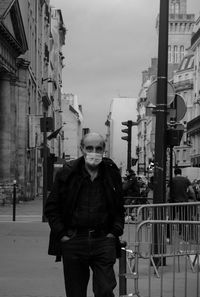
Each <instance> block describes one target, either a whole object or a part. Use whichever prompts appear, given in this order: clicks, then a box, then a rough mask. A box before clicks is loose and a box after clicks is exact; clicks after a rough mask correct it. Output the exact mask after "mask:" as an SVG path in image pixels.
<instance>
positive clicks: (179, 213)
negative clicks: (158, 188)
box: [167, 168, 195, 238]
mask: <svg viewBox="0 0 200 297" xmlns="http://www.w3.org/2000/svg"><path fill="white" fill-rule="evenodd" d="M174 175H175V176H174V177H173V178H172V181H171V185H170V191H169V202H170V203H180V206H177V207H176V208H173V209H172V210H171V212H170V214H169V219H170V220H174V219H176V220H179V221H187V220H191V219H192V218H191V216H192V213H191V210H190V208H189V207H188V205H181V203H184V202H188V201H189V197H190V198H192V199H194V200H195V192H194V190H193V187H192V184H191V182H190V180H189V179H188V178H187V177H185V176H182V170H181V169H180V168H175V170H174ZM194 215H195V214H194ZM183 230H184V226H179V235H181V234H182V235H183V234H185V231H184V232H183ZM170 233H171V231H170V230H169V228H168V229H167V237H168V238H170V237H171V235H170ZM184 237H185V236H184Z"/></svg>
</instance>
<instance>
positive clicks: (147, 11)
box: [50, 0, 200, 134]
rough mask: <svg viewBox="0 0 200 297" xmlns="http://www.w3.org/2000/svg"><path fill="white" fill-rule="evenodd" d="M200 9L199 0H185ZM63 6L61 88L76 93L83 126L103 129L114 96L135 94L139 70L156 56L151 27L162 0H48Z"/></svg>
mask: <svg viewBox="0 0 200 297" xmlns="http://www.w3.org/2000/svg"><path fill="white" fill-rule="evenodd" d="M187 2H188V4H187V5H188V13H195V15H196V16H198V15H199V11H200V1H199V0H188V1H187ZM50 3H51V5H52V6H54V7H56V8H59V9H61V11H62V16H63V20H64V24H65V27H66V29H67V35H66V41H65V45H64V47H63V54H64V56H65V60H64V61H65V65H66V66H65V68H64V69H63V92H65V93H73V94H76V95H77V96H78V101H79V104H81V105H82V108H83V114H84V127H89V128H91V129H92V130H93V131H98V132H100V133H102V134H105V132H106V128H105V125H104V123H105V121H106V118H107V115H108V113H109V107H110V103H111V100H112V98H115V97H119V96H122V97H123V96H125V97H137V96H138V93H139V90H140V87H141V79H142V75H141V73H142V71H143V70H145V69H147V68H148V67H149V66H150V64H151V58H152V57H157V54H158V44H157V39H158V37H157V33H156V30H155V24H156V17H157V15H158V13H159V6H160V0H50Z"/></svg>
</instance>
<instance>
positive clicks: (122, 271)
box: [119, 242, 127, 296]
mask: <svg viewBox="0 0 200 297" xmlns="http://www.w3.org/2000/svg"><path fill="white" fill-rule="evenodd" d="M125 246H126V242H121V256H120V258H119V296H124V295H126V294H127V279H126V250H125V249H124V248H123V249H122V247H125Z"/></svg>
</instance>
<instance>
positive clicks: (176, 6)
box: [175, 3, 179, 14]
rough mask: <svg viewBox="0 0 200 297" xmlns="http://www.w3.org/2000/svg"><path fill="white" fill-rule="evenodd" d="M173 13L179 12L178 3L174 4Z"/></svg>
mask: <svg viewBox="0 0 200 297" xmlns="http://www.w3.org/2000/svg"><path fill="white" fill-rule="evenodd" d="M175 14H179V3H176V4H175Z"/></svg>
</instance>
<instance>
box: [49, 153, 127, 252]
mask: <svg viewBox="0 0 200 297" xmlns="http://www.w3.org/2000/svg"><path fill="white" fill-rule="evenodd" d="M83 166H84V157H81V158H79V159H76V160H73V161H70V162H68V163H66V164H65V165H64V166H63V168H62V169H61V170H60V171H58V173H57V174H56V177H55V181H54V185H53V188H52V191H51V193H50V195H49V196H48V199H47V202H46V205H45V216H46V217H47V219H48V222H49V225H50V229H51V231H50V239H49V249H48V253H49V254H50V255H56V256H60V255H61V242H60V239H61V238H62V237H63V236H64V235H66V232H67V230H68V229H69V223H70V222H71V218H72V214H73V212H74V209H75V205H76V201H77V198H78V194H79V189H80V188H81V185H82V183H83V175H82V170H81V169H82V167H83ZM100 166H101V167H102V170H103V185H104V189H105V195H106V199H107V203H108V210H109V223H108V232H110V233H113V234H114V235H115V236H116V237H118V236H120V235H122V233H123V228H124V207H123V195H122V182H121V175H120V172H119V170H118V168H117V166H116V165H115V164H114V163H113V161H112V160H110V159H108V158H103V161H102V162H101V164H100Z"/></svg>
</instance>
